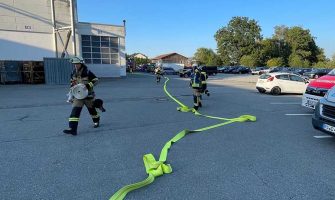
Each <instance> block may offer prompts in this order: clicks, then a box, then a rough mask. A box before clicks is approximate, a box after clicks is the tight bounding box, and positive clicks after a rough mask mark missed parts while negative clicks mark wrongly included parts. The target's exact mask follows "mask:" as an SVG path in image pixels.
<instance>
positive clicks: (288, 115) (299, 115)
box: [285, 114, 313, 116]
mask: <svg viewBox="0 0 335 200" xmlns="http://www.w3.org/2000/svg"><path fill="white" fill-rule="evenodd" d="M285 115H286V116H312V115H313V114H285Z"/></svg>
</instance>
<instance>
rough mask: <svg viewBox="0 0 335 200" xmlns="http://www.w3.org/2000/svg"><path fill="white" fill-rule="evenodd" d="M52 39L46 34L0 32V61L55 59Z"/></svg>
mask: <svg viewBox="0 0 335 200" xmlns="http://www.w3.org/2000/svg"><path fill="white" fill-rule="evenodd" d="M52 41H53V37H52V35H51V34H47V33H29V32H12V31H1V30H0V52H1V53H0V60H34V61H42V60H43V57H55V53H54V50H53V42H52Z"/></svg>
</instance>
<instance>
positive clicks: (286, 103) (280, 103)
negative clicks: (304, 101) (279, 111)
mask: <svg viewBox="0 0 335 200" xmlns="http://www.w3.org/2000/svg"><path fill="white" fill-rule="evenodd" d="M270 104H271V105H300V104H301V102H274V103H270Z"/></svg>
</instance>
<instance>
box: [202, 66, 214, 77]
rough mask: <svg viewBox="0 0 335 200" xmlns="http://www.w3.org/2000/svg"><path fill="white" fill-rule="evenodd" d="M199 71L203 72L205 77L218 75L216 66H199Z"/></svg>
mask: <svg viewBox="0 0 335 200" xmlns="http://www.w3.org/2000/svg"><path fill="white" fill-rule="evenodd" d="M200 69H201V71H205V72H206V74H207V75H215V74H217V73H218V67H216V66H201V67H200Z"/></svg>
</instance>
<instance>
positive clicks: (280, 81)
mask: <svg viewBox="0 0 335 200" xmlns="http://www.w3.org/2000/svg"><path fill="white" fill-rule="evenodd" d="M307 84H308V81H307V80H306V79H304V78H303V77H301V76H299V75H296V74H292V73H287V72H277V73H268V74H263V75H261V76H260V77H259V78H258V81H257V83H256V89H257V90H258V91H259V92H260V93H265V92H270V93H271V94H273V95H279V94H281V93H296V94H303V93H304V91H305V90H306V87H307Z"/></svg>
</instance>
